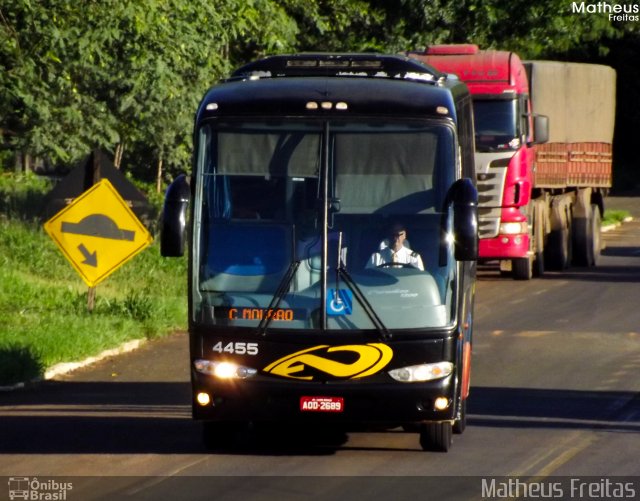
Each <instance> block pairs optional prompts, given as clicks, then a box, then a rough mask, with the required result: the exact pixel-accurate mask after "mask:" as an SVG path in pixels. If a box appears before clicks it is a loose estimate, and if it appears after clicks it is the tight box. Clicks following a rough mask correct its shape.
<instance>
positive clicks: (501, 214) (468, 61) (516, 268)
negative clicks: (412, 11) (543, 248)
mask: <svg viewBox="0 0 640 501" xmlns="http://www.w3.org/2000/svg"><path fill="white" fill-rule="evenodd" d="M409 55H410V56H411V57H414V58H416V59H418V60H420V61H423V62H426V63H427V64H430V65H432V66H434V67H436V68H437V69H438V70H440V71H443V72H445V73H451V74H455V75H457V76H458V77H459V78H460V79H461V80H463V81H464V82H465V83H466V84H467V86H468V87H469V90H470V92H471V94H472V96H473V110H474V121H475V124H474V125H475V143H476V155H475V161H476V169H477V176H478V186H479V193H480V195H479V196H480V208H479V234H480V250H479V257H480V259H481V260H496V259H497V260H500V261H501V268H502V269H503V270H511V271H512V272H513V275H514V277H515V278H520V279H529V278H531V276H532V275H533V273H534V271H536V270H537V271H541V269H542V260H543V258H542V255H541V252H538V253H537V252H536V245H535V242H534V241H533V238H534V237H533V228H531V226H532V225H533V224H534V222H533V220H534V218H535V216H534V214H533V212H534V211H533V209H532V204H531V194H532V188H533V184H534V180H533V176H534V164H535V150H534V145H535V144H537V143H542V142H545V141H546V136H547V135H548V130H547V128H548V125H547V124H546V120H545V117H542V116H536V115H534V114H533V110H532V107H531V99H530V95H529V85H528V80H527V73H526V70H525V66H524V65H523V63H522V61H521V60H520V58H519V57H518V55H517V54H515V53H513V52H508V51H500V50H480V49H479V47H478V46H477V45H473V44H460V45H435V46H430V47H427V48H426V50H425V51H424V52H410V53H409Z"/></svg>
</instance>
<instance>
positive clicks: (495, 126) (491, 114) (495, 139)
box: [473, 99, 520, 151]
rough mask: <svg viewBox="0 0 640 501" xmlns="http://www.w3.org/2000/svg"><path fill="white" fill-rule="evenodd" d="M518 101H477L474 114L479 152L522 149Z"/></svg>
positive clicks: (475, 101)
mask: <svg viewBox="0 0 640 501" xmlns="http://www.w3.org/2000/svg"><path fill="white" fill-rule="evenodd" d="M517 109H518V101H517V100H516V99H475V100H474V102H473V114H474V117H473V118H474V122H475V124H474V125H475V130H476V149H477V150H478V151H498V150H512V149H517V148H519V147H520V140H519V136H520V134H519V131H518V119H517V118H518V115H517Z"/></svg>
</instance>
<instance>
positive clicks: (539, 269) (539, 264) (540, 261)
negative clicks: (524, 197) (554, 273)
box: [531, 201, 545, 278]
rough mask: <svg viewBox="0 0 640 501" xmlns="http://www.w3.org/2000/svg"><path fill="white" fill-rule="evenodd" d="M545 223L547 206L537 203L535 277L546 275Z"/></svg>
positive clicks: (534, 244)
mask: <svg viewBox="0 0 640 501" xmlns="http://www.w3.org/2000/svg"><path fill="white" fill-rule="evenodd" d="M544 222H545V204H544V203H543V202H540V201H536V204H535V211H534V216H533V235H531V240H532V243H533V249H532V250H533V276H534V277H538V278H539V277H542V276H543V275H544Z"/></svg>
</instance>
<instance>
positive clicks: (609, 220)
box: [602, 209, 631, 226]
mask: <svg viewBox="0 0 640 501" xmlns="http://www.w3.org/2000/svg"><path fill="white" fill-rule="evenodd" d="M629 217H631V214H630V213H629V212H628V211H626V210H615V209H607V210H605V211H604V217H603V218H602V226H610V225H612V224H620V223H623V222H624V220H625V219H627V218H629Z"/></svg>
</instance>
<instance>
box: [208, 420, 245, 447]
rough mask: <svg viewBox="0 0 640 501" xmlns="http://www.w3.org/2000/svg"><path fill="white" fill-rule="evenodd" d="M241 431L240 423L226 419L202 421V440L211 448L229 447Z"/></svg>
mask: <svg viewBox="0 0 640 501" xmlns="http://www.w3.org/2000/svg"><path fill="white" fill-rule="evenodd" d="M240 431H241V426H240V424H239V423H234V422H226V421H204V422H203V423H202V442H203V443H204V446H205V447H206V448H207V449H209V450H220V449H228V448H229V447H231V446H232V445H233V444H234V443H235V441H236V438H237V436H238V433H239V432H240Z"/></svg>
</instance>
